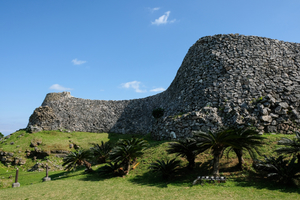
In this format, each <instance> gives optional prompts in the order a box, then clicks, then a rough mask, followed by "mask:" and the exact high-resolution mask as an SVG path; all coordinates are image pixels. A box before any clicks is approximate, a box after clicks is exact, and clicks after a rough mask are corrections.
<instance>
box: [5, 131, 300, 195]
mask: <svg viewBox="0 0 300 200" xmlns="http://www.w3.org/2000/svg"><path fill="white" fill-rule="evenodd" d="M19 134H24V136H22V137H20V138H18V135H19ZM129 137H132V136H131V135H119V134H107V133H64V132H59V131H46V132H40V133H35V134H29V133H26V132H24V131H20V132H17V133H15V134H13V135H12V136H11V138H9V139H8V140H7V141H6V142H5V143H8V144H7V145H5V143H3V144H2V145H1V146H0V148H2V149H3V150H5V151H15V149H16V147H15V146H16V145H20V147H19V148H21V149H22V151H23V150H24V149H26V148H29V147H28V146H29V144H30V142H31V141H32V140H34V139H41V140H42V142H43V143H42V144H43V145H42V146H41V148H45V149H46V148H57V147H60V148H65V149H68V144H69V140H72V141H73V142H74V143H76V144H78V145H80V146H81V147H83V148H89V147H91V146H92V143H95V142H96V143H100V142H101V141H112V142H116V141H117V140H118V139H119V138H129ZM265 137H266V140H265V145H264V146H262V147H261V149H262V151H263V153H264V154H266V155H275V153H273V150H274V149H275V148H276V146H277V141H278V140H279V139H280V138H281V137H290V138H292V137H293V136H287V135H265ZM145 139H146V140H148V141H149V144H150V146H149V148H147V149H146V150H145V153H144V156H143V157H142V158H139V159H138V161H139V162H140V165H139V166H138V167H137V168H136V169H135V170H133V171H131V172H130V174H129V175H128V176H126V177H109V176H106V177H101V176H99V175H98V174H97V168H99V167H101V166H102V165H96V166H93V169H94V170H96V172H95V173H93V174H85V173H84V168H79V169H78V170H77V171H75V172H65V171H51V172H50V173H49V175H50V177H51V179H52V181H50V182H42V178H43V177H44V176H45V172H27V171H26V167H28V166H29V164H28V165H27V166H24V167H21V170H20V177H19V183H20V184H21V187H20V188H7V187H11V184H12V182H13V181H14V173H15V167H14V166H11V167H9V168H8V167H5V166H3V165H2V164H1V165H0V187H2V188H3V189H0V199H42V198H43V199H99V198H101V199H300V189H299V188H297V187H286V186H282V185H280V184H276V183H273V182H269V181H268V180H265V179H262V178H259V177H258V176H257V175H256V174H255V173H254V172H253V171H252V169H251V159H250V157H249V155H245V160H246V162H247V163H248V164H247V165H246V166H245V170H244V171H237V168H236V164H237V159H236V158H235V155H234V154H230V155H229V158H228V159H227V158H226V157H223V158H222V159H221V168H220V173H221V174H222V175H225V176H226V177H227V178H228V181H227V182H226V183H205V184H203V185H195V186H193V185H192V182H193V180H194V179H195V178H197V176H200V175H208V174H210V173H211V168H212V167H211V165H210V160H211V159H212V156H211V155H210V154H208V153H207V152H206V153H202V154H200V155H199V156H198V157H197V159H196V168H195V169H194V170H193V171H189V170H188V169H186V168H185V166H186V164H187V162H186V160H185V159H182V158H178V159H180V160H181V161H182V162H181V166H182V167H181V169H180V170H179V171H178V172H177V173H176V175H175V176H174V177H173V178H171V179H170V180H168V181H165V180H162V179H161V177H160V176H159V175H157V174H153V173H151V172H150V171H149V170H148V166H149V164H150V163H151V162H153V161H155V160H157V159H161V158H173V157H174V156H172V155H168V154H167V153H166V149H167V146H168V142H169V141H154V140H151V138H150V136H146V137H145ZM11 141H14V142H15V144H14V145H10V142H11ZM38 162H45V161H42V160H39V161H38ZM28 163H31V164H34V161H30V162H29V161H28ZM23 170H24V171H23ZM10 175H12V178H8V177H9V176H10Z"/></svg>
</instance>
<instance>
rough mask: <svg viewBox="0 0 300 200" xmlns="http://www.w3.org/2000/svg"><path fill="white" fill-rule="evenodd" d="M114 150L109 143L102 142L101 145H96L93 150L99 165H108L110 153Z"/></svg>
mask: <svg viewBox="0 0 300 200" xmlns="http://www.w3.org/2000/svg"><path fill="white" fill-rule="evenodd" d="M111 149H112V145H111V144H110V143H109V142H103V141H101V144H100V145H99V144H94V147H93V148H92V149H91V150H92V153H93V156H94V158H95V159H96V160H97V163H98V164H102V163H106V160H107V159H108V157H109V152H110V151H111Z"/></svg>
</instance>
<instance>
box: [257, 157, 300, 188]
mask: <svg viewBox="0 0 300 200" xmlns="http://www.w3.org/2000/svg"><path fill="white" fill-rule="evenodd" d="M264 157H265V160H264V161H261V160H255V162H254V169H255V170H256V171H257V172H259V173H261V174H262V175H265V176H267V177H268V178H269V179H272V180H274V181H276V182H280V183H283V184H286V185H290V184H293V181H294V180H295V179H299V177H300V163H299V161H298V163H296V162H295V161H296V158H295V157H294V158H292V159H291V160H286V159H284V157H283V156H279V157H278V158H274V157H267V156H264Z"/></svg>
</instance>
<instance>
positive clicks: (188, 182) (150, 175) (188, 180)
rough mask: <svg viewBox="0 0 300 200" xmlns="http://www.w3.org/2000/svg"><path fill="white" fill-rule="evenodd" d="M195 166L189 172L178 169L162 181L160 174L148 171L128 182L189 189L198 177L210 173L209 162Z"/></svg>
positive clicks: (185, 168) (186, 169)
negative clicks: (186, 187)
mask: <svg viewBox="0 0 300 200" xmlns="http://www.w3.org/2000/svg"><path fill="white" fill-rule="evenodd" d="M196 165H197V167H196V168H195V169H193V170H190V169H188V168H187V167H182V168H179V169H178V170H177V172H176V173H174V175H173V176H172V177H170V178H169V179H163V178H162V175H161V174H160V173H154V172H151V171H148V172H146V173H144V174H142V175H137V176H135V177H133V178H131V179H129V181H130V182H132V183H135V184H139V185H147V186H155V187H167V185H176V186H188V187H190V186H192V183H193V181H194V180H195V179H196V178H197V177H198V176H204V175H208V174H209V173H210V172H211V171H210V170H208V169H209V168H208V166H210V163H209V161H208V162H205V163H196Z"/></svg>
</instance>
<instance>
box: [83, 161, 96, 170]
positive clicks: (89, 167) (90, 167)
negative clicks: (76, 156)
mask: <svg viewBox="0 0 300 200" xmlns="http://www.w3.org/2000/svg"><path fill="white" fill-rule="evenodd" d="M83 163H84V166H85V167H86V169H87V170H88V172H92V171H94V170H93V169H92V165H91V163H89V162H88V161H86V160H84V161H83Z"/></svg>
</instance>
